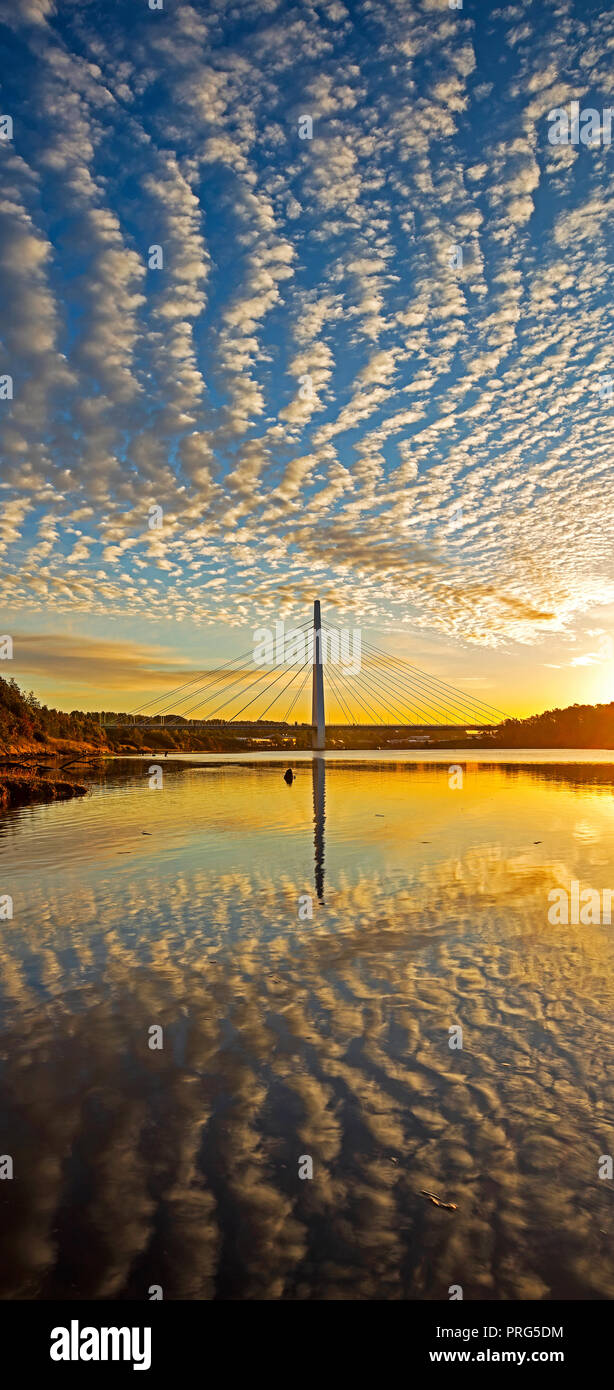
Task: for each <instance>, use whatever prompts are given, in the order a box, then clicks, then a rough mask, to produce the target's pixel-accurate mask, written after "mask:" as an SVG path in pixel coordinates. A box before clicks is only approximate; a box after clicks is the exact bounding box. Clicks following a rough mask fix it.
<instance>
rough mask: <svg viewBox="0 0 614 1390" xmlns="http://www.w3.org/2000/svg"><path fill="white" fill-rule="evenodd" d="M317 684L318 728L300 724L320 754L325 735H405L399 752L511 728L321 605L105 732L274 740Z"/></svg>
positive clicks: (495, 712)
mask: <svg viewBox="0 0 614 1390" xmlns="http://www.w3.org/2000/svg"><path fill="white" fill-rule="evenodd" d="M309 680H311V720H310V721H309V720H308V719H302V720H300V727H302V728H305V726H306V727H307V729H309V730H310V731H311V746H312V748H313V749H314V750H315V751H322V750H324V749H325V748H326V740H327V730H328V731H329V734H330V733H332V730H333V729H334V730H335V731H339V730H343V729H349V728H351V727H353V728H359V729H360V730H363V731H364V732H365V734H366V733H367V731H371V730H378V731H380V732H382V731H383V730H384V729H387V730H389V731H391V732H394V733H395V734H398V735H399V738H398V742H399V743H401V742H403V743H407V741H408V740H409V741H411V740H414V741H416V742H418V741H421V740H423V741H424V740H427V739H428V738H430V737H431V736H432V735H438V736H439V738H441V736H442V735H443V736H444V737H445V736H448V737H450V738H454V736H457V735H462V734H470V733H475V734H477V735H480V734H486V733H490V732H492V731H493V730H495V729H496V728H497V727H498V726H499V724H500V723H501V721H502V720H503V719H505V718H507V716H506V714H505V713H504V711H503V710H499V709H496V708H495V707H494V706H492V705H489V704H487V703H486V702H485V701H483V700H481V699H479V698H478V697H477V696H475V695H470V694H469V693H468V692H466V691H462V690H460V689H458V688H456V687H454V686H452V685H450V684H449V683H448V682H446V681H443V680H441V679H440V678H439V677H437V676H433V675H430V674H429V673H428V672H427V671H423V670H421V669H420V668H419V667H417V666H415V665H414V664H413V663H412V662H409V661H407V660H405V659H403V658H400V657H393V656H391V655H390V654H389V653H387V652H385V651H383V650H382V649H381V648H379V647H377V646H375V645H374V644H373V643H372V642H368V641H366V640H365V639H364V638H363V637H362V633H361V632H360V630H357V629H354V630H352V631H350V630H349V629H345V628H344V629H340V628H339V627H337V626H336V625H333V624H324V623H323V622H322V615H321V606H320V601H319V600H318V599H316V600H315V602H314V605H313V617H312V618H310V620H309V621H308V622H306V623H303V624H301V625H300V626H299V627H294V628H290V629H286V627H285V625H284V623H283V622H279V621H276V622H275V623H274V626H273V628H258V629H257V630H256V632H255V633H254V640H253V643H252V647H251V650H250V651H248V652H244V653H241V654H240V655H239V656H237V657H233V658H231V659H230V661H227V662H224V663H223V664H222V665H221V666H216V667H212V668H209V669H206V670H200V671H198V672H195V673H194V674H193V675H192V676H191V677H190V678H189V679H188V680H185V681H183V682H182V683H181V684H180V685H179V686H176V687H175V688H174V689H173V690H170V691H167V692H166V694H164V695H162V696H154V697H153V698H152V699H151V700H149V701H146V702H144V703H142V704H141V705H140V706H139V708H138V709H135V710H131V711H130V712H129V713H128V714H126V715H120V716H117V715H101V723H103V724H104V726H105V727H117V726H121V727H126V726H128V727H130V728H134V727H136V728H139V727H142V728H147V729H154V728H164V729H168V730H171V729H174V730H176V729H178V728H184V727H185V728H186V729H194V730H197V729H198V730H203V729H206V730H209V731H213V730H219V729H228V728H229V727H231V728H232V729H233V730H234V731H235V732H236V734H237V735H238V736H239V737H240V736H241V734H242V732H244V733H245V736H251V737H254V726H255V725H257V730H258V734H259V735H261V736H263V737H267V736H269V737H270V736H271V735H272V734H273V733H276V734H279V733H280V732H283V730H287V731H288V732H290V730H292V729H295V728H296V727H297V726H299V720H298V717H297V716H298V714H299V712H300V711H301V701H303V704H304V703H305V702H306V700H307V698H308V697H307V687H308V682H309ZM246 697H247V698H246ZM152 708H153V711H154V712H153V713H148V712H147V711H150V710H152ZM327 708H328V711H329V718H328V721H327ZM248 710H250V713H249V715H247V713H246V712H247V711H248ZM331 711H332V712H334V714H335V715H336V718H335V719H334V720H333V719H331V718H330V712H331ZM304 712H305V714H307V713H308V707H307V708H306V709H305V711H304ZM293 713H294V720H293V721H292V722H291V723H290V722H289V721H290V717H291V715H292V714H293ZM394 741H395V740H394V739H389V742H394Z"/></svg>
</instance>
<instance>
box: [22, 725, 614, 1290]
mask: <svg viewBox="0 0 614 1390" xmlns="http://www.w3.org/2000/svg"><path fill="white" fill-rule="evenodd" d="M187 761H188V762H189V764H190V765H189V766H182V765H181V760H179V759H175V758H173V759H172V760H171V759H170V758H169V759H161V760H160V759H156V757H154V756H150V757H149V758H148V759H145V760H142V759H134V760H131V761H121V762H119V761H118V762H117V763H113V764H111V765H110V766H109V767H108V769H107V771H106V772H105V773H104V774H101V775H100V777H97V776H96V777H94V778H93V779H92V781H91V784H90V791H89V794H88V796H87V798H84V799H77V800H73V801H67V802H63V803H54V804H51V805H41V806H26V807H22V808H20V809H17V810H13V811H11V812H8V813H6V814H4V815H3V816H2V817H0V900H1V898H2V895H7V894H10V896H11V898H12V901H13V910H12V911H13V915H12V917H11V918H9V919H8V920H0V960H1V982H0V1150H1V1152H2V1153H3V1154H5V1155H9V1156H10V1158H11V1160H12V1166H13V1179H12V1180H5V1181H3V1183H2V1186H1V1187H0V1194H1V1198H2V1209H3V1210H2V1230H3V1238H2V1247H3V1258H2V1261H1V1262H0V1296H1V1297H3V1298H5V1299H6V1298H25V1299H51V1298H56V1299H60V1298H66V1299H88V1298H95V1299H138V1300H143V1299H145V1300H146V1299H148V1298H151V1297H154V1296H159V1294H160V1293H161V1294H162V1296H163V1297H164V1298H165V1299H178V1298H185V1299H212V1298H222V1299H290V1300H304V1299H363V1300H365V1299H367V1300H368V1299H395V1300H396V1299H417V1300H419V1299H429V1300H436V1299H441V1300H444V1301H445V1300H447V1299H448V1298H449V1297H450V1296H451V1295H450V1290H451V1289H452V1288H454V1289H458V1288H460V1289H461V1290H462V1293H463V1297H464V1298H465V1299H477V1298H489V1299H497V1300H499V1299H510V1300H525V1299H544V1300H548V1299H554V1298H557V1299H558V1298H567V1299H588V1298H603V1299H606V1298H608V1299H609V1298H611V1296H612V1288H613V1287H614V1242H613V1239H612V1235H613V1221H612V1201H613V1183H612V1180H611V1179H608V1178H607V1177H606V1178H605V1179H604V1178H602V1177H600V1176H599V1172H600V1168H601V1169H603V1160H604V1158H607V1156H608V1155H612V1154H614V1118H613V1117H614V1087H613V1083H612V1056H613V1043H614V1007H613V1005H614V926H609V925H608V924H607V923H605V922H602V923H600V922H599V921H594V920H593V921H591V922H589V923H588V924H586V925H583V924H581V923H575V924H574V923H573V922H571V923H570V924H569V925H558V924H557V925H552V924H551V922H550V921H549V911H550V901H551V900H550V899H549V896H548V895H549V893H550V892H551V890H553V889H555V888H559V889H564V890H565V892H569V891H570V885H571V883H572V882H573V881H574V880H575V881H577V882H578V883H579V885H580V891H582V890H584V889H586V888H589V887H590V888H593V889H594V890H595V892H596V893H597V894H598V895H602V894H603V890H604V889H608V888H610V889H613V888H614V835H613V830H614V800H613V795H612V792H613V788H614V754H613V753H611V752H595V753H594V752H590V753H587V752H586V751H575V750H570V751H565V752H564V753H561V752H560V751H559V750H555V751H554V752H552V751H546V752H544V753H541V752H540V753H536V752H535V751H533V752H530V753H529V752H526V753H525V752H522V751H520V752H518V753H514V754H507V753H505V754H504V753H503V752H501V751H500V750H499V751H498V752H497V753H486V752H484V751H480V752H479V753H478V752H477V751H476V753H475V754H474V753H472V755H471V759H469V758H468V755H467V750H464V751H462V752H458V753H454V752H450V751H446V752H445V753H443V754H441V753H440V754H437V755H435V754H432V753H430V752H422V753H409V754H408V753H398V754H394V755H390V754H383V753H370V754H347V753H343V754H342V753H333V754H327V755H326V756H325V757H313V758H312V756H311V755H309V754H307V755H299V754H287V753H285V754H281V755H279V756H278V757H276V756H275V755H274V754H271V753H266V754H263V755H261V756H260V757H258V756H256V755H254V754H253V753H250V754H246V755H244V757H243V758H237V756H236V755H233V756H227V757H223V756H221V755H203V756H202V757H200V758H198V757H195V756H193V755H190V757H189V759H188V760H187ZM289 761H291V765H292V766H293V767H294V769H295V772H296V777H295V780H294V782H293V783H292V785H287V784H286V783H285V782H284V780H283V776H282V773H283V770H284V767H285V766H287V765H288V762H289ZM193 764H198V765H193ZM156 768H160V769H161V772H160V773H158V772H156V771H155V769H156ZM152 769H154V770H153V771H152ZM88 775H89V774H88ZM459 1030H462V1033H461V1032H460V1031H459ZM461 1042H462V1046H461V1045H460V1043H461ZM160 1044H161V1045H160ZM451 1044H452V1045H451ZM310 1173H311V1176H310V1175H309V1174H310ZM425 1191H426V1192H430V1193H433V1194H435V1195H436V1196H437V1197H438V1198H439V1199H440V1200H441V1201H442V1202H444V1203H447V1204H450V1206H449V1207H446V1206H436V1205H435V1204H434V1203H433V1202H432V1201H431V1200H430V1199H429V1197H428V1196H425V1195H423V1194H424V1192H425ZM452 1208H453V1209H452Z"/></svg>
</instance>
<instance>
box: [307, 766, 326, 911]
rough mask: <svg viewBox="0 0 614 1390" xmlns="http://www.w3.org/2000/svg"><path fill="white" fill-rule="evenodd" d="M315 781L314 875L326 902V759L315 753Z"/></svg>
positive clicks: (319, 900)
mask: <svg viewBox="0 0 614 1390" xmlns="http://www.w3.org/2000/svg"><path fill="white" fill-rule="evenodd" d="M311 775H312V781H313V849H314V856H313V857H314V876H315V888H316V896H317V899H318V902H324V823H325V820H326V760H325V759H324V758H321V757H318V755H317V754H315V753H314V755H313V758H312V763H311Z"/></svg>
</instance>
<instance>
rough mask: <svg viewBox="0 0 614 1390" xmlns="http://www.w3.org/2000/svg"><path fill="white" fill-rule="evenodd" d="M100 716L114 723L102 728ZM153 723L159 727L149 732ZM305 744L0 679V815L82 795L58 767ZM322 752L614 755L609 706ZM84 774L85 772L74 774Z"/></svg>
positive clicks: (306, 742)
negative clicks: (72, 700) (134, 711)
mask: <svg viewBox="0 0 614 1390" xmlns="http://www.w3.org/2000/svg"><path fill="white" fill-rule="evenodd" d="M105 719H106V720H108V721H110V720H111V719H112V720H114V721H117V722H115V723H114V724H113V725H110V724H105ZM156 726H157V727H156ZM310 746H311V730H310V728H309V726H308V725H305V724H283V723H275V722H270V723H269V722H266V723H264V722H262V721H257V722H254V723H253V724H250V723H245V724H242V725H241V731H240V732H239V731H238V730H237V729H236V728H235V727H234V726H233V725H232V724H230V723H229V724H224V723H215V724H214V723H213V722H212V723H211V725H210V727H207V726H204V727H203V726H202V725H194V724H192V722H191V721H190V720H187V719H183V718H182V717H181V716H174V717H172V718H169V719H168V720H167V721H166V722H165V723H164V725H163V726H162V727H160V716H156V715H153V716H152V718H151V719H145V718H143V719H141V720H140V721H139V724H138V725H135V724H132V723H130V721H129V719H128V717H127V716H126V715H123V714H117V713H110V712H105V713H102V712H100V713H99V712H95V713H91V712H84V711H82V710H73V711H72V712H71V713H70V714H68V713H65V712H64V711H63V710H55V709H49V708H48V707H47V706H46V705H42V704H41V703H40V702H39V700H38V699H37V698H36V696H35V695H34V693H33V692H32V691H30V692H29V693H28V694H26V693H24V691H22V690H21V689H20V687H19V685H18V684H17V682H16V681H15V680H8V681H6V680H3V679H2V678H1V677H0V810H2V809H5V808H6V807H7V806H13V805H19V804H24V803H27V802H31V801H55V800H60V799H65V798H66V797H70V796H83V795H85V793H86V790H87V788H86V787H85V786H83V784H82V783H81V782H78V781H76V780H74V773H73V772H72V771H71V772H70V773H69V775H68V776H66V775H65V769H68V768H69V767H73V768H74V766H75V765H76V764H83V763H84V762H92V763H94V764H97V765H100V763H101V762H104V760H106V759H109V758H115V757H122V756H126V755H131V754H132V755H133V754H138V753H144V754H149V753H150V754H152V755H156V754H166V755H170V754H172V753H173V752H175V753H239V752H241V753H246V752H259V753H262V752H267V751H270V750H280V751H282V750H284V749H287V751H288V753H289V754H291V752H292V751H295V750H299V749H308V748H309V747H310ZM327 747H328V748H329V749H338V750H341V751H343V750H346V749H347V750H348V751H349V750H353V751H359V750H365V751H367V750H372V749H378V750H381V751H383V752H384V751H385V752H390V753H392V752H402V751H403V750H408V749H414V750H416V751H418V750H424V749H433V750H437V749H439V750H441V751H443V750H444V749H448V748H449V749H452V748H454V749H462V750H467V751H468V752H470V751H471V750H472V749H473V750H475V749H478V748H479V749H484V748H492V749H496V748H497V749H498V748H509V749H517V748H549V749H552V748H560V749H569V748H595V749H597V748H599V749H614V702H611V703H610V704H607V705H570V706H568V707H567V708H566V709H554V710H546V711H545V712H544V713H543V714H537V715H531V716H530V717H529V718H528V719H508V720H506V721H505V722H504V723H502V724H501V725H499V726H498V728H497V729H496V730H494V731H493V732H492V733H488V734H480V733H479V732H478V731H474V732H471V731H467V737H465V738H462V737H459V736H458V735H457V736H456V737H454V738H452V739H446V737H445V732H444V731H438V732H437V733H433V734H430V735H425V736H424V737H421V736H416V734H415V731H414V730H413V729H407V728H403V726H402V725H400V726H397V727H393V726H386V725H370V726H365V725H348V726H346V727H343V726H341V725H331V726H329V729H328V735H327ZM80 775H81V776H83V769H82V767H81V769H80Z"/></svg>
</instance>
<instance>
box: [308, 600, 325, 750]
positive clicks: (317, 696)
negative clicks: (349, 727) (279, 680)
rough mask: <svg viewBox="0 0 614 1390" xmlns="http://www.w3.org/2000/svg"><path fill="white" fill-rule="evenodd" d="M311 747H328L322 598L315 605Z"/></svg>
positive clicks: (318, 748)
mask: <svg viewBox="0 0 614 1390" xmlns="http://www.w3.org/2000/svg"><path fill="white" fill-rule="evenodd" d="M311 747H312V748H315V749H316V750H317V751H318V752H322V750H323V749H324V748H326V719H325V715H324V671H323V669H322V619H321V617H320V600H319V599H316V600H315V602H314V605H313V682H312V687H311Z"/></svg>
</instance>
